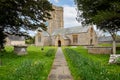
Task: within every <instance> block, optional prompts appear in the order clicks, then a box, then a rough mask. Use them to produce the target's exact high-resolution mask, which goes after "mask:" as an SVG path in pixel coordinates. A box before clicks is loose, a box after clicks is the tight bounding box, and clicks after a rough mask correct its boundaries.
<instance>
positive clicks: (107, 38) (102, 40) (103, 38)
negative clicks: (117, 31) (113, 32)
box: [98, 36, 120, 42]
mask: <svg viewBox="0 0 120 80" xmlns="http://www.w3.org/2000/svg"><path fill="white" fill-rule="evenodd" d="M98 41H99V42H107V41H113V39H112V37H111V36H102V37H99V38H98ZM116 41H120V37H119V36H117V38H116Z"/></svg>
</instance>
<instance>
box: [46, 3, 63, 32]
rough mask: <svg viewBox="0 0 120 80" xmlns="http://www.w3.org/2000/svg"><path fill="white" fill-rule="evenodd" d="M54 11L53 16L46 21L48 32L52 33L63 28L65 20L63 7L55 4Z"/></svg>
mask: <svg viewBox="0 0 120 80" xmlns="http://www.w3.org/2000/svg"><path fill="white" fill-rule="evenodd" d="M53 9H54V11H52V12H51V13H50V14H51V18H52V19H50V20H48V21H47V22H46V25H47V27H48V30H47V31H48V32H49V33H50V34H52V32H53V31H55V30H58V29H62V28H63V25H64V21H63V7H58V6H54V5H53Z"/></svg>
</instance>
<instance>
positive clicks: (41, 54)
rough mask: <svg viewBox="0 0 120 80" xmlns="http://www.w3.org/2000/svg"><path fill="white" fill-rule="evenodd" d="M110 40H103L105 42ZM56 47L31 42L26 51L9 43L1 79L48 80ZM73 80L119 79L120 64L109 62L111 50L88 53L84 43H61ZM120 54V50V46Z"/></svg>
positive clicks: (2, 63) (2, 55) (2, 64)
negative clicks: (75, 45) (64, 44)
mask: <svg viewBox="0 0 120 80" xmlns="http://www.w3.org/2000/svg"><path fill="white" fill-rule="evenodd" d="M105 45H109V44H102V46H105ZM56 50H57V47H44V49H43V50H42V47H36V46H28V48H27V53H28V54H26V55H23V56H18V55H16V54H14V51H13V47H11V46H7V47H6V48H5V51H3V52H1V53H0V55H1V58H0V60H1V61H0V62H1V66H0V80H47V78H48V75H49V73H50V70H51V69H52V63H53V60H54V58H55V53H56ZM62 50H63V53H64V55H65V57H66V60H67V63H68V67H69V69H70V72H71V74H72V76H73V78H74V80H119V79H120V65H119V64H109V63H108V61H109V56H110V55H109V54H89V53H88V51H87V49H86V48H84V47H82V46H77V47H71V46H69V47H62ZM117 53H118V54H119V50H117Z"/></svg>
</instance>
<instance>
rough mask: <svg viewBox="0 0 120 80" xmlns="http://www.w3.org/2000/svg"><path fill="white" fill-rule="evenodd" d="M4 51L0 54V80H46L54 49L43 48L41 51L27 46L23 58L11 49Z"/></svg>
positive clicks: (38, 48)
mask: <svg viewBox="0 0 120 80" xmlns="http://www.w3.org/2000/svg"><path fill="white" fill-rule="evenodd" d="M5 50H6V51H5V52H1V53H0V55H1V62H2V63H1V66H0V80H47V76H48V74H49V72H50V69H51V66H52V63H53V60H54V57H55V52H56V48H54V47H44V50H43V51H42V50H41V48H40V47H35V46H29V47H28V49H27V51H28V54H27V55H24V56H17V55H15V54H14V52H13V47H6V49H5ZM51 50H52V52H49V51H51ZM47 55H50V56H47Z"/></svg>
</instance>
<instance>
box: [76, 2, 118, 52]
mask: <svg viewBox="0 0 120 80" xmlns="http://www.w3.org/2000/svg"><path fill="white" fill-rule="evenodd" d="M74 1H75V3H76V5H77V8H78V16H77V20H79V21H82V23H83V24H95V25H97V28H99V29H101V30H103V31H108V32H109V33H110V34H111V36H112V38H113V54H115V53H116V44H115V41H116V34H117V32H118V31H119V30H120V0H74Z"/></svg>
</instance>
